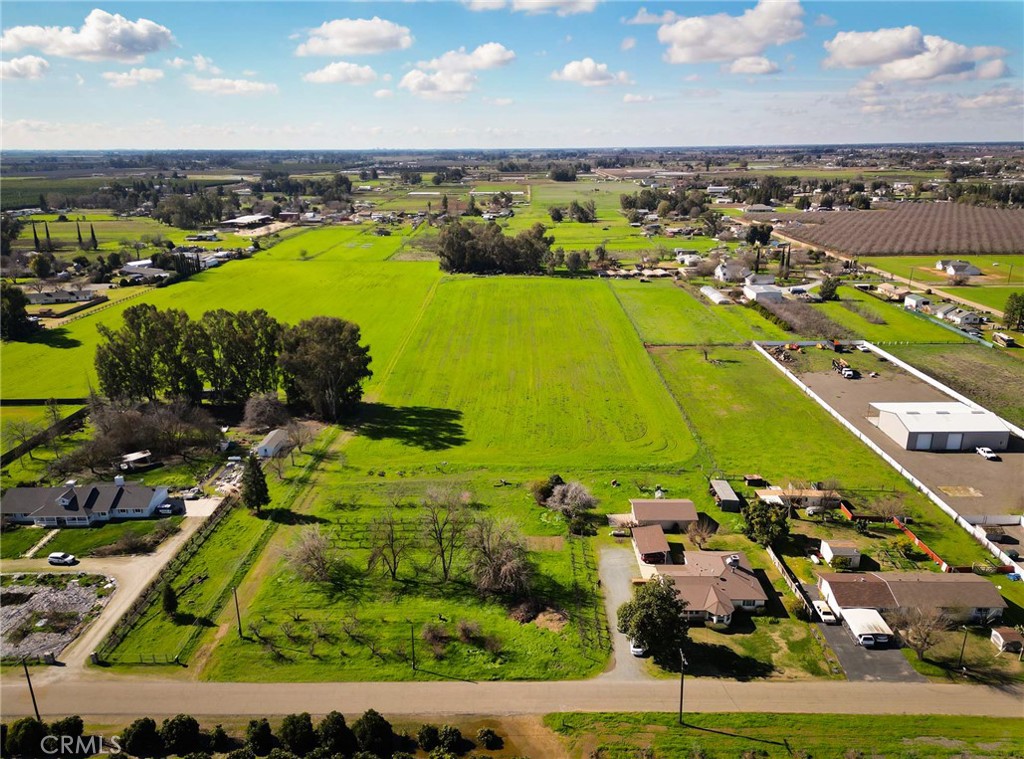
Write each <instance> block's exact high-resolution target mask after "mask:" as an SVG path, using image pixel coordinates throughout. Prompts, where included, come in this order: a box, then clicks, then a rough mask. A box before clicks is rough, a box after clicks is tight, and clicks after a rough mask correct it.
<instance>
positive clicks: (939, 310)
mask: <svg viewBox="0 0 1024 759" xmlns="http://www.w3.org/2000/svg"><path fill="white" fill-rule="evenodd" d="M956 310H957V307H956V306H955V305H954V304H952V303H943V304H942V305H941V306H932V308H931V315H932V316H934V317H935V318H936V319H945V318H946V316H947V315H949V314H951V313H953V312H954V311H956Z"/></svg>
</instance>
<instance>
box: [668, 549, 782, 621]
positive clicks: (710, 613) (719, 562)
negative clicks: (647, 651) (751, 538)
mask: <svg viewBox="0 0 1024 759" xmlns="http://www.w3.org/2000/svg"><path fill="white" fill-rule="evenodd" d="M654 571H655V574H657V575H659V576H662V577H668V578H670V579H671V580H672V584H673V585H674V586H675V589H676V593H677V594H678V595H679V597H680V598H682V599H683V600H684V601H686V611H685V614H686V616H687V617H689V618H690V619H691V620H695V621H702V622H706V623H708V624H711V625H715V626H728V625H729V624H731V623H732V620H733V614H734V613H735V611H736V610H737V609H742V610H743V611H747V612H757V611H758V610H762V609H764V606H765V604H766V603H767V601H768V595H767V594H766V593H765V591H764V588H763V587H762V586H761V581H760V579H758V577H757V575H756V574H755V573H754V570H753V568H752V567H751V566H750V562H749V561H748V560H747V557H746V555H745V554H742V553H734V552H730V551H687V552H686V553H685V554H684V556H683V563H682V564H668V565H665V566H659V567H657V569H655V570H654Z"/></svg>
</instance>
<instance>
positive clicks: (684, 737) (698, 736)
mask: <svg viewBox="0 0 1024 759" xmlns="http://www.w3.org/2000/svg"><path fill="white" fill-rule="evenodd" d="M685 718H686V725H685V727H681V726H679V724H678V722H677V719H678V718H677V717H676V715H675V714H665V713H634V714H614V713H593V714H583V713H559V714H549V715H547V716H546V717H545V718H544V723H545V724H546V725H547V726H548V727H549V728H551V729H552V730H554V731H555V732H557V733H558V734H559V735H561V736H562V737H563V738H564V739H565V740H566V743H567V746H568V748H569V755H570V756H571V757H573V758H574V759H577V758H580V759H582V757H591V756H600V757H602V759H627V758H629V759H631V758H632V757H637V756H659V757H662V756H664V757H679V758H680V759H684V758H686V759H689V758H690V757H694V758H696V757H702V758H703V759H735V758H736V757H758V759H782V758H783V757H786V758H789V757H794V756H803V757H814V759H850V758H851V757H861V756H864V757H867V756H871V757H889V758H891V759H894V758H895V757H901V758H902V759H961V758H962V757H966V756H970V757H977V758H978V759H982V758H984V759H1016V757H1019V756H1020V746H1021V745H1022V741H1024V721H1022V720H1019V719H1012V718H986V719H979V718H977V717H956V716H931V715H927V716H924V715H915V716H907V715H874V714H872V715H867V714H865V715H855V714H746V713H720V714H695V713H688V714H686V715H685Z"/></svg>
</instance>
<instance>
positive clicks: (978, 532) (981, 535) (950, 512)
mask: <svg viewBox="0 0 1024 759" xmlns="http://www.w3.org/2000/svg"><path fill="white" fill-rule="evenodd" d="M864 344H865V345H867V346H868V347H869V348H871V349H872V350H873V351H875V352H876V353H879V354H880V355H884V356H885V357H886V358H887V359H889V360H890V361H893V363H895V364H897V365H898V366H900V367H903V368H907V370H908V371H910V372H911V373H912V374H914V375H915V376H918V377H920V378H921V379H923V380H925V381H926V382H928V383H929V384H930V385H933V386H934V387H936V388H937V389H939V390H941V391H943V392H945V393H949V394H950V395H952V396H953V397H955V398H957V399H958V400H959V399H964V402H967V403H970V405H971V406H972V407H973V408H981V407H980V406H978V404H976V403H973V402H970V401H967V400H966V399H965V398H964V397H963V396H961V395H959V394H958V393H954V392H953V391H952V390H950V389H949V388H947V387H945V386H944V385H942V384H941V383H939V382H936V381H935V380H933V379H931V378H930V377H928V376H927V375H924V374H922V373H921V372H918V371H917V370H916V369H914V368H913V367H909V366H908V365H907V364H904V363H903V362H902V361H900V360H899V359H896V358H895V357H893V356H889V354H887V353H886V352H885V351H883V350H881V349H879V348H878V347H876V346H874V345H872V344H871V343H868V342H864ZM753 345H754V349H755V350H756V351H757V352H758V353H760V354H761V355H762V356H764V357H765V358H766V359H768V361H770V362H771V364H772V365H773V366H774V367H775V368H777V369H778V370H779V371H780V372H782V373H783V374H784V375H785V376H786V377H788V378H789V379H790V381H792V382H793V384H795V385H796V386H797V387H798V388H800V390H802V391H803V393H804V394H805V395H807V396H808V397H810V398H811V399H812V400H814V402H815V403H817V404H818V405H819V406H821V407H822V408H823V409H825V411H827V412H828V413H829V414H830V415H831V416H832V417H833V418H835V420H836V421H838V422H839V423H840V424H841V425H843V427H845V428H846V429H848V430H849V431H850V432H851V433H853V434H854V435H855V436H856V437H857V439H859V440H860V441H861V442H862V443H864V444H865V445H866V446H868V448H870V449H871V450H873V451H874V452H875V453H877V454H878V455H879V456H881V457H882V459H883V460H884V461H885V462H886V463H887V464H889V466H891V467H892V468H893V469H895V470H896V471H897V472H899V473H900V474H901V475H903V476H904V477H905V478H906V479H907V480H908V481H909V482H910V484H912V485H913V486H914V487H915V488H917V489H918V490H920V491H921V492H922V493H924V494H925V495H926V496H928V498H929V499H931V501H932V502H933V503H934V504H935V505H936V506H938V507H939V508H940V509H942V511H943V512H944V513H945V514H946V515H947V516H948V517H949V518H950V519H952V520H953V521H954V522H956V524H958V525H959V526H960V527H961V528H962V529H963V530H965V531H966V532H967V533H968V534H969V535H971V536H972V537H973V538H974V539H975V540H977V541H978V542H979V543H981V545H982V546H983V547H984V548H985V550H986V551H988V552H989V553H991V554H992V555H993V556H995V557H996V558H998V559H999V560H1000V561H1001V562H1003V563H1004V564H1012V565H1013V567H1014V571H1016V572H1017V573H1020V574H1024V568H1022V567H1021V565H1020V564H1017V563H1016V562H1014V561H1013V560H1012V559H1011V558H1010V557H1009V556H1007V555H1006V554H1005V553H1004V552H1003V550H1002V549H1001V548H1000V547H999V546H997V545H996V544H995V543H993V542H992V541H990V540H988V539H987V538H986V537H985V530H983V529H981V528H980V527H975V526H974V525H972V524H971V523H970V522H968V521H967V520H966V519H964V518H963V517H962V516H960V514H959V513H957V511H956V510H955V509H953V508H952V507H951V506H950V505H949V504H947V503H946V502H945V501H943V500H942V499H941V498H940V497H939V496H938V495H937V494H936V493H935V492H934V491H933V490H932V489H931V488H929V487H928V486H927V485H925V484H924V483H923V482H921V481H920V480H919V479H917V477H915V476H914V475H913V474H911V473H910V472H909V471H907V470H906V469H904V468H903V466H902V465H901V464H900V463H899V462H898V461H896V459H894V458H893V457H892V456H890V455H889V454H888V453H886V452H885V451H883V450H882V449H881V447H879V446H878V444H877V443H875V442H874V441H873V440H872V439H871V438H869V437H868V436H867V435H865V434H864V433H862V432H861V431H860V430H858V429H857V428H856V427H855V426H854V425H853V423H852V422H850V421H848V420H847V419H846V417H844V416H843V415H842V414H840V413H839V412H838V411H836V410H835V409H834V408H832V406H830V405H829V404H828V403H826V402H825V401H824V399H822V398H821V396H819V395H818V394H817V393H815V392H814V391H813V390H811V389H810V388H809V387H807V385H805V384H804V383H803V382H801V381H800V378H799V377H797V376H796V375H795V374H793V373H792V372H791V371H789V369H787V368H786V367H784V366H783V365H782V364H781V363H779V362H778V361H777V360H776V359H775V357H774V356H772V355H771V354H770V353H769V352H768V351H766V350H765V349H764V348H762V347H761V346H760V345H758V344H757V343H754V344H753ZM1011 429H1013V430H1014V431H1015V433H1017V432H1020V430H1019V428H1015V427H1013V426H1012V425H1011ZM1021 436H1022V437H1024V433H1021ZM946 569H947V567H946V565H943V567H942V570H943V571H946Z"/></svg>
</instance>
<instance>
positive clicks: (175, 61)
mask: <svg viewBox="0 0 1024 759" xmlns="http://www.w3.org/2000/svg"><path fill="white" fill-rule="evenodd" d="M167 65H168V66H170V67H171V68H172V69H183V68H185V67H186V66H187V65H188V61H186V60H185V59H184V58H171V59H170V60H168V61H167Z"/></svg>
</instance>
